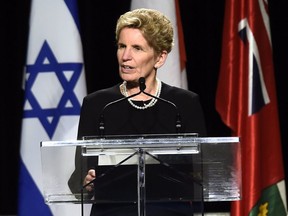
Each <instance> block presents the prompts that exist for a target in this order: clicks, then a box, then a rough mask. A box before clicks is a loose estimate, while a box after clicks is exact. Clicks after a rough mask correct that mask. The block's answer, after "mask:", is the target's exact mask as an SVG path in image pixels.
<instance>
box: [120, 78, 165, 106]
mask: <svg viewBox="0 0 288 216" xmlns="http://www.w3.org/2000/svg"><path fill="white" fill-rule="evenodd" d="M156 81H157V89H156V93H155V95H154V96H155V97H159V96H160V93H161V88H162V83H161V81H160V80H159V79H158V78H156ZM120 89H121V93H122V94H123V95H124V96H125V97H128V92H127V82H126V81H124V82H123V83H122V85H121V88H120ZM157 101H158V99H156V98H154V97H153V98H152V99H151V101H150V102H149V103H148V104H145V103H144V106H138V105H136V104H134V103H133V100H132V99H131V98H129V99H128V102H129V103H130V104H131V105H132V106H133V107H134V108H136V109H140V110H144V109H147V108H149V107H152V106H154V105H155V104H156V102H157Z"/></svg>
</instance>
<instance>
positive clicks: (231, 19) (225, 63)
mask: <svg viewBox="0 0 288 216" xmlns="http://www.w3.org/2000/svg"><path fill="white" fill-rule="evenodd" d="M224 20H225V21H224V31H223V42H222V44H223V45H222V62H221V70H220V75H219V80H218V89H217V95H216V109H217V111H218V112H219V114H220V116H221V118H222V120H223V122H224V123H225V124H226V125H227V126H229V127H230V128H231V130H232V133H233V134H232V135H233V136H239V137H240V143H241V148H242V173H243V176H242V198H241V200H240V201H234V202H233V203H232V206H231V215H232V216H248V215H249V216H259V215H263V216H264V215H265V216H286V215H287V208H286V192H285V182H284V179H285V178H284V169H283V160H282V149H281V139H280V128H279V120H278V108H277V97H276V90H275V79H274V68H273V60H272V44H271V36H270V27H269V13H268V2H267V1H265V0H258V1H251V0H230V1H226V9H225V19H224Z"/></svg>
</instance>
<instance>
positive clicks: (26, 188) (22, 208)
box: [18, 160, 52, 216]
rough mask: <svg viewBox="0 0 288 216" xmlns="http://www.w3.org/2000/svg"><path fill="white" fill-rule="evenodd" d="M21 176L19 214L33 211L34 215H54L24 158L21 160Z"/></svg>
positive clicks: (20, 215) (29, 213) (27, 213)
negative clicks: (44, 200)
mask: <svg viewBox="0 0 288 216" xmlns="http://www.w3.org/2000/svg"><path fill="white" fill-rule="evenodd" d="M20 176H21V178H20V184H21V187H20V188H19V198H18V199H19V201H18V204H19V205H18V208H19V211H18V216H22V215H25V216H27V215H31V212H33V215H41V216H52V213H51V211H50V209H49V207H48V205H46V204H45V203H44V202H43V196H42V194H41V192H40V191H39V190H38V188H37V186H36V184H35V182H34V181H33V179H32V177H31V176H30V174H29V172H28V170H27V169H26V167H25V165H24V163H23V161H22V160H20ZM31 200H32V202H31Z"/></svg>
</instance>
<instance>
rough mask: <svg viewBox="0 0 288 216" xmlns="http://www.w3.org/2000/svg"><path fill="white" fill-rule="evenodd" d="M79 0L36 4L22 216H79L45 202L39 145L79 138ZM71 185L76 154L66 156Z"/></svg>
mask: <svg viewBox="0 0 288 216" xmlns="http://www.w3.org/2000/svg"><path fill="white" fill-rule="evenodd" d="M77 12H78V11H77V1H76V0H64V1H63V0H32V4H31V15H30V30H29V41H28V53H27V62H26V68H25V75H24V89H25V99H24V108H23V120H22V134H21V150H20V155H21V160H20V163H21V164H20V180H19V200H18V216H33V215H35V216H39V215H41V216H46V215H47V216H50V215H80V210H79V211H78V210H75V208H80V206H79V205H74V206H69V208H65V205H63V206H61V207H60V206H57V207H55V206H53V205H52V206H50V205H46V204H45V202H44V198H43V181H42V167H41V154H40V142H41V141H47V140H48V141H49V140H72V139H76V138H77V126H78V121H79V114H80V107H81V102H82V99H83V97H84V96H85V95H86V93H87V92H86V84H85V74H84V64H83V55H82V54H83V53H82V44H81V38H80V34H79V20H78V15H77ZM63 157H65V158H67V165H65V164H64V165H63V167H65V169H63V173H61V175H63V176H67V181H68V178H69V176H70V174H71V173H72V171H73V169H74V167H72V166H71V165H72V164H74V163H73V161H72V160H74V152H71V155H63Z"/></svg>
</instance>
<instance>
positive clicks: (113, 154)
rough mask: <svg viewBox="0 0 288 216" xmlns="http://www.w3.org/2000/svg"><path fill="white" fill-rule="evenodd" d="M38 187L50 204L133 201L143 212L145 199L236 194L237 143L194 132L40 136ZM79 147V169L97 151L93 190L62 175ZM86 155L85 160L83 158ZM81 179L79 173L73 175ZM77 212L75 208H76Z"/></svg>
mask: <svg viewBox="0 0 288 216" xmlns="http://www.w3.org/2000/svg"><path fill="white" fill-rule="evenodd" d="M40 146H41V160H42V171H43V190H44V191H43V193H44V198H45V202H46V203H47V204H49V205H51V204H63V203H74V204H81V206H82V208H81V213H82V215H83V211H84V210H83V205H84V204H89V203H90V204H97V203H137V208H138V215H139V216H145V215H146V205H147V203H150V202H153V203H155V202H168V203H169V202H187V201H192V202H195V203H198V205H197V206H198V210H197V211H199V212H200V213H202V215H204V212H205V209H204V207H203V202H210V201H235V200H240V199H241V145H240V140H239V138H238V137H198V136H197V134H192V133H188V134H169V135H137V136H136V135H128V136H107V137H105V138H100V137H84V139H83V140H71V141H43V142H41V145H40ZM76 148H81V161H78V162H76V163H81V169H82V170H84V172H85V171H86V170H88V169H89V168H91V167H85V166H87V165H86V164H87V163H86V162H87V160H88V159H89V158H93V157H97V159H98V163H97V164H95V167H94V168H95V169H96V173H97V174H96V175H97V177H96V179H95V180H93V181H92V182H90V183H89V184H87V185H90V184H93V187H94V190H93V192H89V191H87V190H85V186H87V185H78V187H79V188H80V189H81V190H79V191H81V192H80V193H75V192H74V193H72V192H71V190H70V188H69V187H68V179H69V177H70V175H71V173H72V172H73V170H74V163H75V161H74V159H75V157H74V156H75V149H76ZM85 161H86V162H85ZM79 178H80V179H79V182H83V181H82V179H84V176H79ZM79 214H80V212H79Z"/></svg>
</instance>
